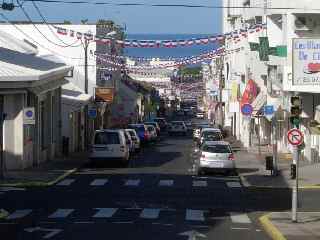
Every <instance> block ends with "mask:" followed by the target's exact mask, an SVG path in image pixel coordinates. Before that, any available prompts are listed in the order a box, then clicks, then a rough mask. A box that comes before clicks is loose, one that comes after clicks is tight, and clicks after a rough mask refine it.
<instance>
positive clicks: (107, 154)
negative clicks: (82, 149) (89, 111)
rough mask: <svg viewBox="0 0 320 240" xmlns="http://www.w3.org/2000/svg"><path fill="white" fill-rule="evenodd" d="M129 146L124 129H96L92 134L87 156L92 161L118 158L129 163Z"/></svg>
mask: <svg viewBox="0 0 320 240" xmlns="http://www.w3.org/2000/svg"><path fill="white" fill-rule="evenodd" d="M129 157H130V153H129V147H128V145H127V142H126V138H125V133H124V130H111V129H105V130H96V131H95V132H94V134H93V138H92V144H91V149H90V155H89V158H90V160H91V161H92V162H98V161H99V162H106V161H108V160H118V161H120V162H121V163H122V164H124V165H125V166H126V165H127V164H128V163H129Z"/></svg>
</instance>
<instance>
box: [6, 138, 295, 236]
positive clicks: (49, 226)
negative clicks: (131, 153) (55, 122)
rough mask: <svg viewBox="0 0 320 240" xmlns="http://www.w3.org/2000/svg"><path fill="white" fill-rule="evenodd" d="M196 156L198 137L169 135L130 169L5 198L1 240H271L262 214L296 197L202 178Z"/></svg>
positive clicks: (87, 173)
mask: <svg viewBox="0 0 320 240" xmlns="http://www.w3.org/2000/svg"><path fill="white" fill-rule="evenodd" d="M192 152H193V142H192V139H191V137H170V138H169V137H165V138H164V139H163V140H162V141H160V142H158V143H156V144H154V145H152V146H148V147H146V148H145V149H144V150H143V151H142V152H141V154H140V155H138V156H136V157H134V158H133V159H132V161H131V163H130V166H129V167H128V168H121V167H119V166H117V165H106V166H103V167H99V168H98V167H96V166H91V165H88V166H85V167H84V168H83V169H81V170H80V171H79V172H77V173H75V174H73V175H70V176H69V177H67V178H66V179H64V180H62V181H61V182H59V183H57V184H56V185H55V186H52V187H49V188H30V189H27V190H26V191H11V192H9V193H6V194H2V195H1V196H0V200H1V208H4V209H6V210H7V211H8V212H9V213H10V215H9V217H7V219H4V220H0V234H1V235H0V236H1V239H5V240H10V239H19V240H22V239H23V240H29V239H30V240H31V239H32V240H36V239H52V240H62V239H63V240H71V239H77V240H78V239H79V240H82V239H83V240H87V239H91V240H100V239H101V240H102V239H103V240H105V239H116V240H123V239H130V240H132V239H139V240H150V239H152V240H157V239H159V240H160V239H161V240H163V239H166V240H170V239H178V240H180V239H181V240H186V239H189V240H197V239H221V240H222V239H223V240H227V239H230V240H231V239H232V240H233V239H243V240H244V239H259V240H264V239H269V238H268V237H267V236H266V234H265V233H264V232H263V231H262V230H261V228H260V226H259V223H258V220H257V219H258V216H260V214H261V213H262V212H264V211H272V210H286V209H288V208H290V204H291V202H290V199H289V195H287V194H286V193H285V192H280V191H279V192H271V193H270V194H269V193H264V192H259V191H256V192H254V191H249V190H247V189H245V188H243V187H242V186H241V183H240V180H239V178H238V176H224V175H206V176H202V177H197V176H195V175H194V171H193V157H192ZM272 197H273V199H272ZM3 236H4V237H3Z"/></svg>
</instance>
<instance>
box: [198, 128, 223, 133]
mask: <svg viewBox="0 0 320 240" xmlns="http://www.w3.org/2000/svg"><path fill="white" fill-rule="evenodd" d="M202 132H221V130H220V129H219V128H202Z"/></svg>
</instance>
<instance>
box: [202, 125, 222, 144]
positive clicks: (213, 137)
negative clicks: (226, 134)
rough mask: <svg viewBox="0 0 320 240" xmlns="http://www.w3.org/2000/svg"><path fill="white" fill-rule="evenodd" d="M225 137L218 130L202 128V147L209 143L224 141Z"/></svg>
mask: <svg viewBox="0 0 320 240" xmlns="http://www.w3.org/2000/svg"><path fill="white" fill-rule="evenodd" d="M222 139H223V136H222V133H221V130H220V129H218V128H202V130H201V133H200V141H199V144H200V145H202V144H203V143H205V142H208V141H222Z"/></svg>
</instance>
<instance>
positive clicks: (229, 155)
mask: <svg viewBox="0 0 320 240" xmlns="http://www.w3.org/2000/svg"><path fill="white" fill-rule="evenodd" d="M196 165H197V170H198V174H199V175H201V174H203V173H204V172H206V171H209V170H219V171H223V172H225V173H227V174H234V173H235V161H234V154H233V152H232V149H231V146H230V144H229V143H228V142H224V141H211V142H205V143H204V144H203V145H202V146H201V148H200V151H199V158H198V159H197V162H196Z"/></svg>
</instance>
